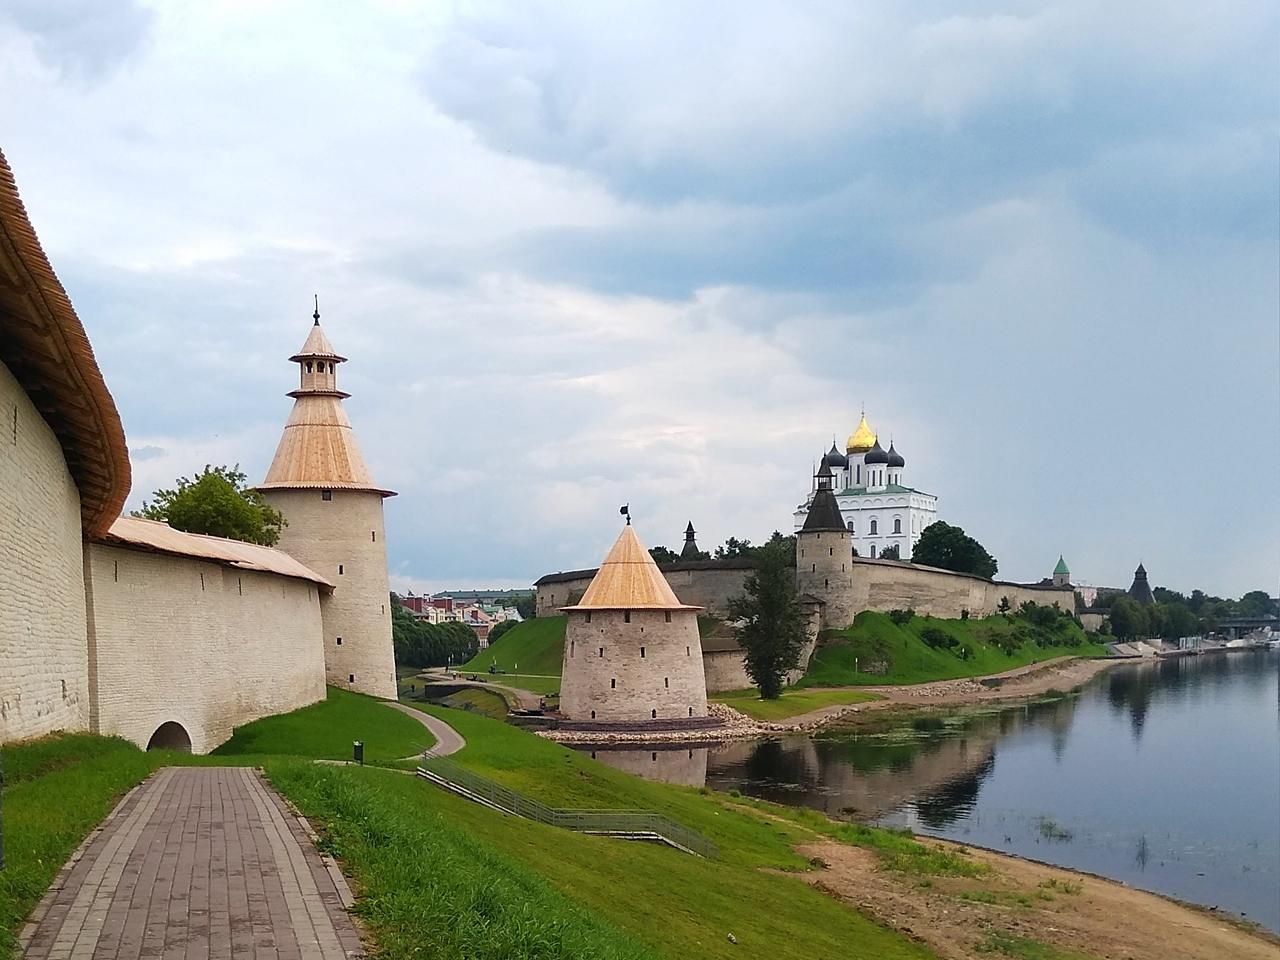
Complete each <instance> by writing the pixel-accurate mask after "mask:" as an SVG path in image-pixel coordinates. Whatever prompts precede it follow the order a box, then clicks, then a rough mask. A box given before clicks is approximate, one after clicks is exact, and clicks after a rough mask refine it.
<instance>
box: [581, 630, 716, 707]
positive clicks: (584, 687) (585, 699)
mask: <svg viewBox="0 0 1280 960" xmlns="http://www.w3.org/2000/svg"><path fill="white" fill-rule="evenodd" d="M568 616H569V620H568V624H567V625H566V628H565V644H564V667H563V671H562V676H561V680H560V712H561V713H563V714H564V715H565V716H566V717H568V718H569V719H571V720H587V721H590V720H596V721H600V722H613V723H619V722H627V723H641V722H644V721H647V720H654V719H657V720H676V719H682V720H687V719H688V718H689V717H705V716H706V715H707V685H706V679H705V676H704V674H703V658H702V644H701V642H700V640H699V639H698V619H697V616H696V614H695V613H694V612H693V611H690V610H674V611H671V613H670V617H671V619H670V622H668V621H667V619H666V616H667V615H666V612H664V611H662V610H633V611H631V612H630V622H627V619H626V615H625V614H624V611H622V610H593V611H591V617H590V620H588V617H587V614H586V613H585V612H581V611H574V612H571V613H569V615H568ZM593 713H594V715H593Z"/></svg>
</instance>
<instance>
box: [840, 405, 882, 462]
mask: <svg viewBox="0 0 1280 960" xmlns="http://www.w3.org/2000/svg"><path fill="white" fill-rule="evenodd" d="M875 445H876V435H875V433H874V432H873V431H872V429H871V428H870V427H869V426H867V415H866V414H865V413H864V414H863V415H862V419H861V420H860V421H858V429H857V430H855V431H853V433H851V434H849V439H848V440H847V441H845V452H846V453H866V452H867V451H868V450H870V449H871V448H872V447H874V446H875Z"/></svg>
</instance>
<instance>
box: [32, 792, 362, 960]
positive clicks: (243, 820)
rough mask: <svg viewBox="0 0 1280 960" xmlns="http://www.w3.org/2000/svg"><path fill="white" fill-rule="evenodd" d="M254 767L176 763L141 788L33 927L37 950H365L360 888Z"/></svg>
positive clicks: (284, 959) (328, 954)
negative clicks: (352, 909) (352, 910)
mask: <svg viewBox="0 0 1280 960" xmlns="http://www.w3.org/2000/svg"><path fill="white" fill-rule="evenodd" d="M330 867H331V862H329V863H326V861H325V859H324V858H322V857H321V856H320V854H319V853H317V851H316V849H315V847H314V846H313V844H312V843H311V840H310V838H309V837H308V835H307V832H306V830H305V828H304V827H303V825H302V823H300V822H299V820H298V818H297V817H295V816H293V815H292V814H291V813H290V812H289V810H288V808H287V807H286V806H285V805H284V802H283V801H282V800H281V799H280V797H279V796H278V795H277V794H275V793H274V792H273V791H272V790H271V789H270V788H269V787H268V786H267V785H266V783H264V782H263V780H262V778H261V777H260V776H259V775H258V774H257V773H254V772H253V771H251V770H246V769H242V768H215V769H205V770H199V769H179V768H173V767H170V768H167V769H164V770H161V771H159V772H157V773H156V774H155V775H154V776H152V778H151V779H150V780H148V781H147V782H146V783H144V784H143V785H142V786H140V787H138V788H137V789H136V790H134V791H133V792H132V793H130V794H129V795H128V796H127V797H126V798H125V799H124V800H123V801H121V803H120V804H119V806H117V807H116V809H115V811H114V812H113V813H112V814H111V816H110V817H108V818H107V820H106V821H105V822H104V823H103V825H102V827H101V828H100V829H99V830H98V831H97V832H95V833H94V834H93V835H91V836H90V838H89V840H88V841H87V843H86V844H85V846H84V848H83V851H82V854H81V856H80V857H79V858H78V859H76V860H73V862H72V863H71V864H70V865H69V866H68V867H67V868H66V869H64V871H63V873H62V875H60V876H59V878H58V879H57V880H56V881H55V882H54V884H53V886H52V887H51V888H50V890H49V892H48V893H47V894H46V895H45V898H44V900H43V901H41V903H40V906H39V907H37V908H36V912H35V914H34V915H33V916H32V921H31V923H30V924H28V926H27V928H26V929H25V930H24V931H23V933H22V938H21V939H22V943H23V945H24V951H23V953H24V956H26V957H28V958H31V960H37V958H40V960H44V958H48V960H56V958H62V960H90V958H94V957H100V958H105V957H113V958H116V960H145V958H154V960H160V958H167V957H205V958H209V957H223V958H228V960H230V958H233V957H260V958H270V960H303V958H314V960H353V958H356V957H362V956H364V949H363V947H362V946H361V943H360V938H359V935H358V934H357V932H356V929H355V927H354V925H353V924H352V922H351V918H350V917H349V916H348V915H347V913H346V910H345V903H346V902H349V900H348V898H349V897H350V891H349V890H348V889H347V887H346V884H345V882H344V881H342V880H341V876H340V874H338V873H337V870H336V868H333V869H330Z"/></svg>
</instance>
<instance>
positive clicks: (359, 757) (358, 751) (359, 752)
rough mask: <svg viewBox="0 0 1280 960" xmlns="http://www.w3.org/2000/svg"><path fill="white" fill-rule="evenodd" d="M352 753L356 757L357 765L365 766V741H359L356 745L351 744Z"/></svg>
mask: <svg viewBox="0 0 1280 960" xmlns="http://www.w3.org/2000/svg"><path fill="white" fill-rule="evenodd" d="M351 752H352V753H353V754H354V755H355V761H356V763H358V764H360V766H362V767H363V766H364V741H363V740H357V741H355V743H353V744H351Z"/></svg>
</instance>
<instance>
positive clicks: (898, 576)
mask: <svg viewBox="0 0 1280 960" xmlns="http://www.w3.org/2000/svg"><path fill="white" fill-rule="evenodd" d="M821 536H830V537H832V538H833V540H834V539H838V538H839V536H840V535H839V534H837V533H835V532H832V533H830V534H825V533H824V534H821ZM815 543H817V541H815ZM829 546H830V547H831V549H832V553H831V554H830V555H829V556H826V557H825V558H823V557H813V558H810V557H804V558H800V557H799V556H797V563H800V562H801V560H802V559H803V560H804V561H807V562H808V564H809V566H808V567H806V568H804V569H802V570H798V572H797V584H798V588H799V591H800V592H801V593H802V594H804V593H808V594H812V595H813V596H816V597H818V598H819V599H822V600H824V605H823V608H822V617H821V621H822V623H821V625H822V627H825V628H827V629H839V628H841V627H843V626H848V625H849V624H850V623H852V622H853V618H854V617H855V616H857V614H859V613H861V612H862V611H863V610H877V611H889V610H898V609H902V610H906V609H912V610H915V612H916V613H918V614H920V615H921V616H929V617H940V618H945V619H952V620H954V619H958V618H959V617H960V616H962V615H963V613H964V611H966V610H967V611H968V612H969V615H970V616H972V617H975V618H980V617H986V616H990V615H991V614H994V613H996V612H998V610H999V607H1000V601H1001V600H1002V599H1003V598H1005V597H1008V598H1009V604H1010V606H1011V607H1013V608H1014V609H1016V608H1017V607H1019V606H1020V605H1021V604H1023V603H1024V602H1026V601H1031V602H1033V603H1037V604H1041V605H1044V606H1052V605H1053V604H1054V603H1057V604H1058V605H1059V606H1060V607H1061V608H1062V609H1063V610H1067V611H1071V610H1074V609H1075V592H1074V590H1073V588H1071V587H1069V586H1067V587H1051V586H1042V585H1040V584H1025V583H1011V582H1008V581H1003V580H985V579H983V578H982V577H978V576H974V575H972V574H967V573H955V572H954V571H951V570H942V569H939V568H937V567H924V566H917V565H915V564H913V563H909V562H904V561H896V560H872V559H869V558H866V557H852V558H851V559H852V563H851V564H849V565H848V566H847V568H846V571H845V572H841V571H840V570H839V566H840V564H839V562H838V561H836V560H835V559H834V557H835V553H834V550H835V547H836V544H835V543H832V544H830V545H829ZM845 547H846V548H847V547H848V541H847V540H846V541H845ZM806 549H807V548H806ZM818 561H821V562H818ZM815 567H816V568H817V569H816V570H815V569H814V568H815ZM659 569H660V570H661V571H662V573H663V576H664V577H666V580H667V582H668V583H669V584H671V587H672V589H673V590H675V593H676V596H677V597H679V598H680V599H681V600H682V601H683V602H685V603H689V604H694V605H696V606H700V607H705V608H706V612H707V613H710V614H714V615H717V616H724V614H725V611H726V609H727V606H728V602H729V598H730V597H733V596H736V595H737V594H740V593H742V589H743V581H744V580H746V578H747V575H748V574H749V573H750V572H751V565H750V563H748V562H744V561H741V560H728V561H724V560H720V561H717V560H702V561H692V562H687V563H675V564H664V565H662V566H660V567H659ZM595 573H596V571H595V570H572V571H568V572H566V573H558V574H548V575H547V576H545V577H542V578H541V579H540V580H538V582H537V584H536V587H535V589H536V591H537V593H536V605H537V611H538V616H540V617H554V616H559V614H560V608H561V607H565V606H568V605H570V604H573V603H576V602H577V601H578V600H579V599H580V598H581V597H582V594H583V593H584V592H585V591H586V589H587V587H588V586H589V585H590V583H591V578H592V577H594V576H595ZM833 578H834V579H833ZM833 599H835V600H836V601H837V602H836V603H834V604H833V602H832V601H833ZM833 608H834V609H833ZM810 652H812V648H810ZM702 662H703V673H704V677H705V681H706V687H707V690H708V691H710V692H712V693H715V692H718V691H722V690H741V689H743V688H745V687H749V686H751V680H750V678H749V677H748V676H747V674H746V670H745V668H744V666H743V662H742V653H741V651H740V650H739V649H737V648H736V647H735V646H732V645H731V644H726V643H723V642H718V641H717V640H713V639H710V638H709V639H708V640H707V641H705V642H704V644H703V661H702Z"/></svg>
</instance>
